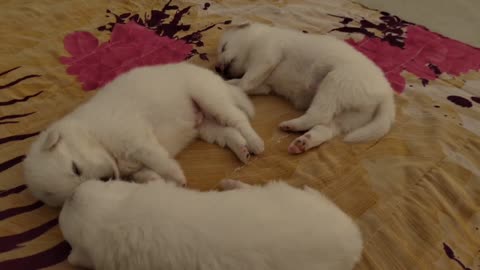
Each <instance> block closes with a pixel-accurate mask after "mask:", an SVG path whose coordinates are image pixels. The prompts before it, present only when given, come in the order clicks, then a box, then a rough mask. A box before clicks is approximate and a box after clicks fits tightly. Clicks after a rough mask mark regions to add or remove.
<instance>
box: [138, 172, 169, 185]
mask: <svg viewBox="0 0 480 270" xmlns="http://www.w3.org/2000/svg"><path fill="white" fill-rule="evenodd" d="M132 178H133V180H134V181H135V182H136V183H147V182H151V181H165V179H163V178H162V177H161V176H160V175H159V174H158V173H156V172H155V171H152V170H150V169H142V170H140V171H138V172H136V173H134V174H133V175H132Z"/></svg>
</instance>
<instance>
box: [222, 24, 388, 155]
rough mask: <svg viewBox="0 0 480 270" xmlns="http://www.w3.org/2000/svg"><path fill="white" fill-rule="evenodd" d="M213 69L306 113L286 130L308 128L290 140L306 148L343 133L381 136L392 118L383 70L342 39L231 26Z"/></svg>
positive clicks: (293, 148)
mask: <svg viewBox="0 0 480 270" xmlns="http://www.w3.org/2000/svg"><path fill="white" fill-rule="evenodd" d="M218 53H219V57H218V64H217V66H216V69H217V71H218V72H220V73H223V74H224V76H225V77H227V78H240V77H241V79H234V80H231V81H230V82H231V83H232V84H235V85H238V86H240V87H241V88H243V89H244V90H245V91H246V92H247V93H249V94H269V93H271V92H274V93H276V94H278V95H281V96H283V97H286V98H287V99H289V100H290V101H291V102H292V103H293V104H294V106H295V107H296V108H297V109H302V110H305V109H307V111H306V113H305V114H304V115H302V116H301V117H298V118H296V119H292V120H290V121H285V122H283V123H281V124H280V128H281V129H283V130H285V131H308V132H307V133H306V134H304V135H303V136H301V137H299V138H297V139H296V140H295V141H294V142H292V144H291V145H290V146H289V152H290V153H295V154H298V153H302V152H304V151H306V150H307V149H310V148H312V147H315V146H318V145H320V144H321V143H323V142H325V141H327V140H329V139H331V138H332V137H334V136H336V135H337V134H339V133H347V135H346V136H345V138H344V140H345V141H348V142H358V141H364V140H373V139H377V138H380V137H382V136H383V135H385V134H386V133H387V132H388V131H389V130H390V127H391V125H392V123H393V121H394V118H395V104H394V98H393V91H392V89H391V86H390V84H389V82H388V81H387V79H386V78H385V76H384V74H383V72H382V70H381V69H380V68H378V67H377V66H376V65H375V64H374V63H373V62H372V61H371V60H369V59H368V58H367V57H365V56H364V55H363V54H361V53H360V52H358V51H356V50H355V49H354V48H352V47H351V46H349V45H348V44H347V43H345V42H344V41H341V40H338V39H336V38H334V37H330V36H324V35H314V34H305V33H302V32H298V31H293V30H287V29H280V28H274V27H270V26H267V25H262V24H243V25H239V26H234V27H233V28H231V29H230V30H228V31H227V32H225V34H224V35H223V37H222V39H221V41H220V46H219V51H218Z"/></svg>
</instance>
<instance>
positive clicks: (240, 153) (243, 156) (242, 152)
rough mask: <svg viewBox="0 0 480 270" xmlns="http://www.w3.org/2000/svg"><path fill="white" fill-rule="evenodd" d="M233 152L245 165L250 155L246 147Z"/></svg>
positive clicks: (243, 146)
mask: <svg viewBox="0 0 480 270" xmlns="http://www.w3.org/2000/svg"><path fill="white" fill-rule="evenodd" d="M234 152H235V155H236V156H237V157H238V159H240V160H241V161H242V162H243V163H247V162H248V161H249V160H250V157H251V154H250V151H249V150H248V147H247V146H246V145H242V146H240V147H238V148H237V149H235V151H234Z"/></svg>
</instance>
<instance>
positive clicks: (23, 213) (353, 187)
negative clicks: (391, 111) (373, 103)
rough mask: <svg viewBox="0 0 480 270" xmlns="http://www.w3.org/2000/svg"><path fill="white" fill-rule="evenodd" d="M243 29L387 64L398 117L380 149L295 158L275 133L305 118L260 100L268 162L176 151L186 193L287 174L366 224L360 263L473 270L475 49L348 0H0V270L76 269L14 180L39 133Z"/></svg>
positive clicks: (477, 205) (38, 206) (272, 100)
mask: <svg viewBox="0 0 480 270" xmlns="http://www.w3.org/2000/svg"><path fill="white" fill-rule="evenodd" d="M432 12H433V11H432ZM245 20H250V21H259V22H264V23H269V24H274V25H278V26H286V27H290V28H296V29H299V30H302V31H304V32H309V33H322V34H329V35H334V36H337V37H339V38H342V39H345V40H347V41H346V42H349V43H350V44H351V45H352V46H354V47H355V48H356V49H358V50H359V51H361V52H362V53H364V54H366V55H367V56H368V57H370V58H371V59H372V60H373V61H375V62H376V63H377V64H378V65H379V66H380V67H381V68H382V69H383V70H384V71H385V73H386V75H387V77H388V79H389V81H390V82H391V84H392V86H393V88H394V90H395V91H396V93H397V95H396V101H397V104H398V109H397V119H396V123H395V125H394V127H393V129H392V131H391V132H390V133H389V134H388V135H387V136H386V137H384V138H383V139H381V140H378V141H374V142H368V143H363V144H346V143H343V142H342V141H341V140H340V139H335V140H332V141H330V142H328V143H326V144H324V145H322V146H321V147H319V148H318V149H315V150H313V151H310V152H308V153H306V154H303V155H298V156H291V155H288V154H287V146H288V144H289V143H290V142H291V141H292V139H293V138H294V135H293V134H286V133H283V132H281V131H279V130H278V129H277V127H276V126H277V124H278V123H280V122H281V121H282V120H286V119H290V118H293V117H295V116H298V115H300V114H301V112H298V111H295V110H294V109H293V108H292V106H291V105H289V104H288V103H287V102H286V101H284V100H282V99H280V98H277V97H254V98H253V101H254V103H255V105H256V108H257V116H256V118H255V119H254V120H253V125H254V127H255V129H256V130H257V131H258V132H259V134H260V135H261V136H262V137H263V138H264V139H265V141H266V152H265V154H263V155H261V156H258V157H256V158H254V159H253V160H252V161H251V162H250V163H249V164H248V165H246V166H242V165H241V164H240V163H239V161H238V160H237V159H236V158H235V156H234V155H233V154H232V153H230V152H229V151H227V150H224V149H220V148H218V147H217V146H214V145H209V144H206V143H203V142H196V143H194V144H193V145H191V146H190V147H188V149H187V150H185V151H184V152H182V153H181V154H180V155H179V157H178V159H179V160H180V163H181V165H182V166H183V168H184V170H185V172H186V175H187V178H188V179H189V181H190V183H191V186H192V187H193V188H196V189H200V190H209V189H213V188H215V187H216V185H217V183H218V181H219V180H220V179H222V178H224V177H230V178H234V179H239V180H243V181H245V182H248V183H252V184H262V183H265V182H267V181H270V180H272V179H284V180H285V181H287V182H289V183H290V184H292V185H294V186H303V185H309V186H311V187H313V188H315V189H318V190H320V191H322V192H323V193H325V194H326V195H327V196H328V197H330V198H331V199H332V200H333V201H335V203H337V204H338V205H339V206H340V207H341V208H342V209H343V210H345V211H346V212H347V213H348V214H350V215H351V216H353V217H354V218H355V220H356V221H357V222H358V223H359V225H360V227H361V230H362V233H363V236H364V239H365V250H364V253H363V257H362V260H361V262H360V263H359V264H358V265H357V267H356V269H392V270H393V269H437V270H442V269H444V270H447V269H449V270H450V269H459V270H461V269H464V270H465V269H478V267H480V259H479V252H480V251H479V248H480V235H479V234H480V232H479V227H480V196H479V195H480V73H479V72H478V70H479V69H480V50H479V49H477V48H473V47H471V46H468V45H466V44H462V43H460V42H458V41H455V40H451V39H448V38H446V37H443V36H441V35H438V34H436V33H433V32H431V31H429V30H428V29H426V28H424V27H422V26H420V25H416V24H414V23H413V22H407V21H404V20H402V19H401V18H399V17H397V16H394V15H392V14H388V13H385V12H381V11H377V10H371V9H368V8H367V7H363V6H361V5H358V4H356V3H353V2H350V1H347V0H324V1H318V0H303V1H300V0H285V1H280V0H276V1H263V0H261V1H247V0H229V1H221V0H215V1H212V0H204V1H199V0H190V1H181V0H170V1H166V0H136V1H131V0H125V1H107V0H97V1H83V0H71V1H56V0H38V1H22V0H3V1H1V2H0V25H1V26H0V36H1V37H2V38H3V39H2V42H1V43H0V56H1V59H2V61H0V145H1V148H0V269H9V270H16V269H22V270H29V269H31V270H33V269H39V268H48V269H72V268H71V266H69V265H68V264H67V263H66V262H65V259H66V256H67V255H68V252H69V246H68V244H67V243H65V242H64V241H63V239H62V236H61V233H60V231H59V230H58V226H57V216H58V210H57V209H51V208H48V207H46V206H44V205H43V204H42V203H41V202H39V201H37V200H35V199H34V198H33V197H32V196H31V194H30V193H29V191H28V189H27V188H26V186H25V185H24V182H23V179H22V166H21V163H22V160H23V158H24V154H25V152H26V150H27V149H28V146H29V144H30V143H31V141H32V139H34V138H35V136H36V135H37V134H38V132H40V131H41V130H42V129H44V128H45V127H46V126H47V125H48V124H49V123H51V122H52V121H54V120H55V119H58V118H59V117H61V116H62V115H64V114H66V113H67V112H69V111H71V110H72V109H73V108H75V107H76V106H77V105H78V104H79V103H81V102H83V101H84V100H85V99H87V98H89V97H90V96H92V95H94V94H95V92H96V89H97V88H98V87H101V86H102V85H104V84H105V83H107V82H108V81H109V80H111V79H112V78H114V77H115V76H117V75H118V74H121V73H122V72H125V71H126V70H129V69H131V68H132V67H135V66H141V65H153V64H164V63H170V62H177V61H182V60H187V61H191V62H194V63H196V64H199V65H202V66H205V67H210V68H211V67H212V66H213V64H214V62H215V50H216V48H215V45H216V43H217V41H218V38H219V36H220V34H221V33H222V29H223V28H224V27H225V25H228V24H230V23H232V22H233V23H235V22H236V21H238V22H240V21H245ZM159 91H161V86H159ZM207 157H208V158H207ZM325 222H328V220H326V221H325ZM319 226H321V224H319Z"/></svg>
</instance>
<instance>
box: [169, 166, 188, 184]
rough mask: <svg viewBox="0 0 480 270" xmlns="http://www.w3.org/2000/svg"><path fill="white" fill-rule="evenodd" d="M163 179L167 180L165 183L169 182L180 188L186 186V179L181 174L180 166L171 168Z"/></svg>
mask: <svg viewBox="0 0 480 270" xmlns="http://www.w3.org/2000/svg"><path fill="white" fill-rule="evenodd" d="M165 179H167V181H169V180H170V181H173V182H175V184H177V186H180V187H186V186H187V178H186V177H185V175H184V174H183V171H182V169H181V168H180V166H178V167H177V166H175V167H172V168H171V169H170V171H169V172H168V173H167V175H165Z"/></svg>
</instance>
